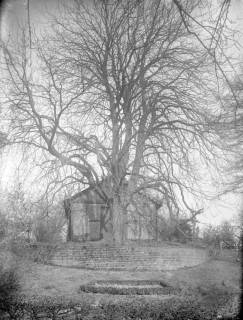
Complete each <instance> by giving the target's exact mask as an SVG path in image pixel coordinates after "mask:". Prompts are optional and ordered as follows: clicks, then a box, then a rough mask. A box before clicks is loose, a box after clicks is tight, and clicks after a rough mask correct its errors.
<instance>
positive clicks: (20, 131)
mask: <svg viewBox="0 0 243 320" xmlns="http://www.w3.org/2000/svg"><path fill="white" fill-rule="evenodd" d="M228 7H229V1H224V2H222V4H221V5H220V7H219V8H216V7H215V8H214V7H211V6H210V3H209V2H205V1H190V0H183V1H180V2H179V1H176V0H174V1H162V0H155V1H153V2H152V4H151V2H150V1H146V0H143V1H133V0H124V1H117V0H110V1H95V0H94V1H89V2H88V1H74V2H73V3H72V4H70V5H69V6H64V7H63V8H62V10H61V11H60V13H59V15H58V16H57V17H55V18H54V19H53V24H52V27H53V29H52V32H50V34H49V35H45V36H40V35H39V34H38V33H37V34H34V33H33V34H32V36H31V37H30V36H29V34H28V33H27V32H24V31H23V33H22V34H21V40H20V41H19V42H18V46H17V47H16V43H15V44H11V42H9V43H4V44H2V50H3V55H4V61H3V64H2V68H3V69H4V70H3V71H4V75H5V76H4V77H3V79H2V80H1V81H2V83H3V88H4V90H5V101H4V103H5V106H6V108H7V109H6V110H7V111H6V112H7V116H8V119H9V125H10V127H9V128H10V130H9V135H8V139H9V141H10V143H15V144H23V145H25V146H29V147H31V150H36V153H37V158H38V161H39V162H40V164H41V166H42V168H43V169H45V173H46V174H48V173H49V174H50V175H51V176H52V179H53V181H51V182H50V185H49V191H50V190H51V189H52V187H55V188H56V189H59V188H63V187H65V186H67V185H70V184H72V185H73V184H77V185H82V186H84V185H91V186H95V188H96V189H97V192H99V193H100V194H101V196H102V197H103V198H104V199H106V201H107V202H109V203H110V204H111V205H112V207H113V229H114V236H115V238H116V240H118V241H120V240H122V239H123V238H124V230H123V229H124V224H125V223H126V207H127V206H128V205H129V204H131V203H133V196H134V195H135V194H136V193H138V192H141V191H145V192H147V193H150V194H153V196H156V197H158V198H161V199H164V201H166V203H167V206H168V208H169V209H170V212H171V213H172V214H173V215H175V216H176V215H178V214H179V213H180V212H183V211H184V212H186V211H187V212H189V213H190V214H193V213H195V208H193V206H192V205H191V204H190V201H188V199H187V196H188V194H194V195H197V193H198V189H197V188H196V183H197V182H198V181H200V179H201V177H200V175H199V171H198V170H197V168H198V166H199V165H200V164H201V163H205V164H207V163H209V162H210V161H211V160H212V159H213V158H214V157H215V156H216V154H217V151H216V144H215V134H216V133H215V130H214V125H215V122H216V121H218V117H219V115H220V107H219V104H218V101H217V94H216V93H217V92H218V85H219V83H220V82H221V80H222V78H224V79H225V80H226V82H227V78H225V77H226V76H225V73H224V63H227V59H225V55H224V51H223V50H224V44H225V40H226V37H227V36H228V34H227V32H226V31H227V29H226V26H227V12H228ZM205 17H206V18H205ZM32 148H33V149H32ZM107 178H108V179H110V180H109V181H110V189H109V190H108V191H107V189H106V190H104V189H102V187H101V186H102V184H99V182H100V181H102V180H104V179H107ZM125 185H126V187H124V186H125ZM189 198H190V197H189Z"/></svg>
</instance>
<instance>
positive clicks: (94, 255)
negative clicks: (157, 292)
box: [48, 242, 208, 271]
mask: <svg viewBox="0 0 243 320" xmlns="http://www.w3.org/2000/svg"><path fill="white" fill-rule="evenodd" d="M207 259H208V254H207V251H206V250H205V249H200V248H193V247H188V246H186V245H184V246H183V245H180V246H170V245H164V246H163V245H162V246H152V245H150V246H148V245H147V246H145V245H135V244H134V245H132V244H129V245H123V246H121V245H119V246H118V245H112V246H107V245H104V244H103V245H98V244H97V245H95V244H91V243H74V242H73V243H66V244H62V245H58V246H56V247H55V249H54V250H53V251H52V254H51V255H50V257H49V259H48V263H49V264H52V265H56V266H64V267H75V268H86V269H101V270H150V271H151V270H176V269H179V268H183V267H192V266H196V265H198V264H201V263H203V262H205V261H206V260H207Z"/></svg>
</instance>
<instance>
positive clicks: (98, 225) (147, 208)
mask: <svg viewBox="0 0 243 320" xmlns="http://www.w3.org/2000/svg"><path fill="white" fill-rule="evenodd" d="M137 203H138V205H129V207H128V209H127V210H128V212H127V226H126V228H127V232H126V234H127V239H131V240H135V239H155V238H156V235H155V233H154V232H153V231H154V230H152V227H151V226H152V224H153V223H154V222H155V221H156V215H157V211H158V205H157V204H156V203H155V202H154V201H151V199H149V198H148V197H145V196H144V195H141V196H138V197H137ZM64 207H65V212H66V217H67V220H68V230H67V240H68V241H99V240H102V239H107V240H111V238H112V224H111V223H112V220H111V219H112V217H111V208H110V206H109V203H106V202H105V201H104V199H103V198H102V197H101V196H100V195H99V193H98V192H97V191H96V189H95V188H92V187H89V188H87V189H85V190H83V191H81V192H79V193H77V194H75V195H74V196H73V197H71V198H69V199H66V200H65V201H64Z"/></svg>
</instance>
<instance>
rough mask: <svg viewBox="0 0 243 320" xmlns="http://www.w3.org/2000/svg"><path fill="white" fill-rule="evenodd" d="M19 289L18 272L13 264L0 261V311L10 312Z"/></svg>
mask: <svg viewBox="0 0 243 320" xmlns="http://www.w3.org/2000/svg"><path fill="white" fill-rule="evenodd" d="M19 289H20V282H19V274H18V270H17V267H16V266H15V265H8V263H5V265H4V263H3V261H0V312H10V311H11V309H12V305H13V302H14V301H15V299H16V296H17V294H18V291H19Z"/></svg>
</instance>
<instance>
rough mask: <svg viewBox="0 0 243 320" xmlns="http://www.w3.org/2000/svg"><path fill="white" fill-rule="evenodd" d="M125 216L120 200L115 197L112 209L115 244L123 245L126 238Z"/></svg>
mask: <svg viewBox="0 0 243 320" xmlns="http://www.w3.org/2000/svg"><path fill="white" fill-rule="evenodd" d="M126 216H127V215H126V214H125V211H124V208H123V206H122V204H121V202H120V200H119V199H118V198H117V197H115V198H114V199H113V207H112V227H113V230H112V232H113V239H114V241H115V242H116V243H124V241H125V240H126V238H127V223H126Z"/></svg>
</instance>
